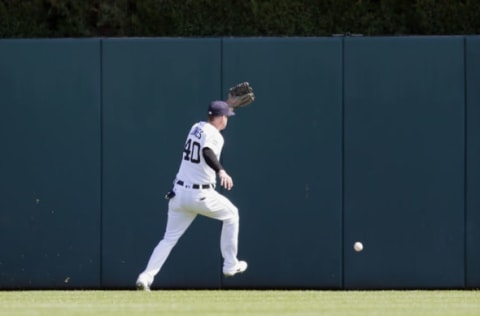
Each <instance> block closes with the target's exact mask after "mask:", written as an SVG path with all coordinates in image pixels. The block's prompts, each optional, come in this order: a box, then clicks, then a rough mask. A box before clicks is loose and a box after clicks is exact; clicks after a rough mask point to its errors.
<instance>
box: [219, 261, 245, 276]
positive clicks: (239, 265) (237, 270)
mask: <svg viewBox="0 0 480 316" xmlns="http://www.w3.org/2000/svg"><path fill="white" fill-rule="evenodd" d="M247 267H248V264H247V262H246V261H239V262H238V263H237V266H236V267H235V268H234V269H233V270H229V271H225V270H223V275H224V276H226V277H233V276H234V275H235V274H238V273H243V272H245V270H247Z"/></svg>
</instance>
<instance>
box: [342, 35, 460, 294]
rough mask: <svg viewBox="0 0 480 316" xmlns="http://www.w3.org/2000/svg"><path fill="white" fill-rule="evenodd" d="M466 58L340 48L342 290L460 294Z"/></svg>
mask: <svg viewBox="0 0 480 316" xmlns="http://www.w3.org/2000/svg"><path fill="white" fill-rule="evenodd" d="M463 48H464V41H463V38H462V37H448V38H440V37H431V38H422V37H419V38H416V37H408V38H401V37H400V38H346V39H345V79H344V80H345V117H344V120H345V143H344V146H345V191H344V194H345V200H344V203H345V204H344V205H345V209H344V212H345V217H344V232H345V235H344V236H345V243H344V254H345V263H344V264H345V266H344V269H345V270H344V271H345V275H344V276H345V287H346V288H444V287H445V288H446V287H462V286H464V284H465V273H464V270H465V246H464V245H465V228H464V227H465V201H464V197H465V190H464V179H465V156H464V154H465V144H464V143H465V141H464V139H465V94H464V93H465V77H464V50H463ZM357 240H360V241H362V242H363V243H364V246H365V248H364V251H363V252H360V253H356V252H354V251H353V248H352V245H353V243H354V242H355V241H357Z"/></svg>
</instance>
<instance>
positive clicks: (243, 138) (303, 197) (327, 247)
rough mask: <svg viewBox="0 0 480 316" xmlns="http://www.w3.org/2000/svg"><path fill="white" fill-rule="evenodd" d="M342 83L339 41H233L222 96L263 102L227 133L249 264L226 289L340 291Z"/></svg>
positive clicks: (226, 54) (240, 114) (240, 115)
mask: <svg viewBox="0 0 480 316" xmlns="http://www.w3.org/2000/svg"><path fill="white" fill-rule="evenodd" d="M341 78H342V42H341V40H340V39H293V40H285V39H225V40H224V48H223V81H222V85H223V88H224V89H223V90H225V89H226V88H227V87H229V86H231V85H232V84H234V83H236V82H240V81H244V80H249V81H250V82H251V84H252V85H253V87H254V88H255V91H256V96H257V100H256V101H255V103H254V104H252V105H251V106H250V107H247V108H244V109H240V110H238V111H237V115H236V116H235V117H234V118H232V119H231V120H230V122H229V127H228V130H226V132H225V134H226V145H225V157H224V159H225V164H226V166H227V168H228V169H229V170H230V172H231V174H232V176H233V177H234V180H235V188H234V190H233V191H231V193H229V194H228V195H229V196H231V198H232V200H233V201H234V202H235V203H236V204H237V205H238V207H239V209H240V214H241V215H240V216H241V217H240V218H241V225H240V226H241V228H240V255H241V257H242V258H246V259H247V260H248V261H249V264H250V267H249V270H248V273H246V274H245V275H243V276H241V277H239V278H237V279H231V280H230V279H229V280H225V282H224V286H225V287H247V286H248V287H256V288H270V287H271V288H275V287H280V288H340V287H341V284H342V252H341V241H342V230H341V228H342V225H341V218H342V145H341V142H342V79H341Z"/></svg>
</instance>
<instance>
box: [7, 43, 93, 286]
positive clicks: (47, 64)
mask: <svg viewBox="0 0 480 316" xmlns="http://www.w3.org/2000/svg"><path fill="white" fill-rule="evenodd" d="M99 47H100V41H99V40H2V41H0V86H1V87H2V89H1V91H2V93H1V101H0V102H1V107H0V144H1V151H2V153H1V155H0V192H1V198H0V226H1V227H0V244H1V249H2V251H1V253H0V286H1V288H78V287H98V286H100V273H99V266H100V263H101V262H100V221H99V219H100V88H101V87H100V54H99V52H100V50H99Z"/></svg>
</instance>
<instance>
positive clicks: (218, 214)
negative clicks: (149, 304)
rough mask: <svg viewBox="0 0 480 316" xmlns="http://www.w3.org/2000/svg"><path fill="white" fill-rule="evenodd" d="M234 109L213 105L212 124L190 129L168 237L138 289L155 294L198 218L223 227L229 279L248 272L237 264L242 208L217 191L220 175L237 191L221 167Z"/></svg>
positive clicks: (171, 196)
mask: <svg viewBox="0 0 480 316" xmlns="http://www.w3.org/2000/svg"><path fill="white" fill-rule="evenodd" d="M252 95H253V94H252ZM252 101H253V100H252ZM250 102H251V101H250ZM230 106H231V105H230ZM230 106H229V103H226V102H223V101H214V102H212V103H211V104H210V106H209V107H208V122H204V121H201V122H198V123H196V124H194V125H193V126H192V128H191V129H190V132H189V133H188V136H187V140H186V142H185V148H184V151H183V158H182V162H181V164H180V169H179V170H178V173H177V176H176V179H175V181H174V188H173V189H172V191H170V192H169V193H167V196H166V198H168V199H169V203H168V220H167V226H166V230H165V235H164V237H163V239H162V240H161V241H160V242H159V243H158V245H157V246H156V247H155V249H154V250H153V253H152V254H151V256H150V259H149V261H148V264H147V267H146V269H145V270H144V271H143V272H142V273H140V275H139V276H138V279H137V283H136V286H137V289H139V290H145V291H149V290H150V286H151V284H152V282H153V280H154V278H155V276H156V275H157V274H158V272H159V271H160V269H161V268H162V266H163V264H164V263H165V261H166V259H167V257H168V255H169V254H170V251H171V250H172V248H173V247H174V246H175V244H176V243H177V241H178V240H179V238H180V237H181V236H182V235H183V233H184V232H185V231H186V230H187V228H188V227H189V226H190V224H191V223H192V222H193V220H194V219H195V217H196V216H197V215H198V214H200V215H204V216H207V217H210V218H214V219H217V220H220V221H222V222H223V224H222V231H221V237H220V250H221V253H222V257H223V260H224V261H223V274H224V275H225V276H228V277H230V276H234V275H235V274H237V273H241V272H244V271H245V270H246V269H247V262H245V261H239V260H238V259H237V249H238V230H239V216H238V209H237V207H235V205H233V204H232V202H230V200H228V199H227V198H226V197H225V196H223V195H221V194H220V193H218V192H217V191H216V190H215V184H216V176H217V175H218V177H219V179H220V185H221V186H222V187H224V188H225V189H227V190H230V189H232V187H233V181H232V178H231V177H230V175H228V173H227V172H226V171H225V169H224V168H223V166H222V165H221V164H220V155H221V152H222V148H223V143H224V139H223V136H222V134H221V133H220V131H222V130H223V129H225V128H226V127H227V123H228V118H229V117H230V116H232V115H234V114H235V113H234V112H233V110H232V109H231V107H230Z"/></svg>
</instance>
